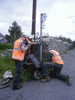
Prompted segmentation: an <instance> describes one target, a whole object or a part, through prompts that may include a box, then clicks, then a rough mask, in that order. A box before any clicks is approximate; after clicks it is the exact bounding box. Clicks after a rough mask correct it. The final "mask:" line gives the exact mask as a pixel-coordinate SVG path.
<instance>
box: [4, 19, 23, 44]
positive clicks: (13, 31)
mask: <svg viewBox="0 0 75 100" xmlns="http://www.w3.org/2000/svg"><path fill="white" fill-rule="evenodd" d="M8 32H9V35H7V34H6V39H7V41H8V42H11V43H13V42H14V41H15V40H17V39H18V38H19V37H20V36H21V34H22V32H21V27H20V26H18V25H17V22H16V21H14V22H13V23H12V26H10V27H9V29H8Z"/></svg>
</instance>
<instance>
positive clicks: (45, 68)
mask: <svg viewBox="0 0 75 100" xmlns="http://www.w3.org/2000/svg"><path fill="white" fill-rule="evenodd" d="M43 64H44V65H45V66H43V67H42V71H43V76H47V75H48V69H54V73H55V77H56V78H58V79H60V80H62V81H65V75H62V74H60V72H61V69H62V67H63V65H60V64H57V63H53V62H44V63H43Z"/></svg>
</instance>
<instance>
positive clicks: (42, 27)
mask: <svg viewBox="0 0 75 100" xmlns="http://www.w3.org/2000/svg"><path fill="white" fill-rule="evenodd" d="M46 18H47V15H46V13H41V16H40V43H41V44H40V61H41V62H42V29H45V22H44V21H45V20H46Z"/></svg>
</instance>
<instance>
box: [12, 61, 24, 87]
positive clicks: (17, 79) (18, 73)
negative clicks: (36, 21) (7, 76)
mask: <svg viewBox="0 0 75 100" xmlns="http://www.w3.org/2000/svg"><path fill="white" fill-rule="evenodd" d="M14 61H15V66H16V72H15V77H14V81H13V87H16V86H17V85H18V84H19V82H20V79H21V74H22V70H23V61H19V60H14Z"/></svg>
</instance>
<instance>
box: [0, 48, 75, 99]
mask: <svg viewBox="0 0 75 100" xmlns="http://www.w3.org/2000/svg"><path fill="white" fill-rule="evenodd" d="M62 59H63V61H64V66H63V69H62V72H61V73H62V74H65V75H67V74H68V75H69V76H70V81H71V82H72V85H71V86H68V85H67V84H66V83H65V82H63V81H60V80H58V79H55V78H53V79H52V80H51V81H50V82H45V83H41V82H40V80H32V81H30V82H25V83H23V88H22V89H19V90H15V91H13V90H12V86H10V87H7V88H4V89H0V100H75V49H73V50H70V51H68V52H67V54H64V55H63V56H62Z"/></svg>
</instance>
